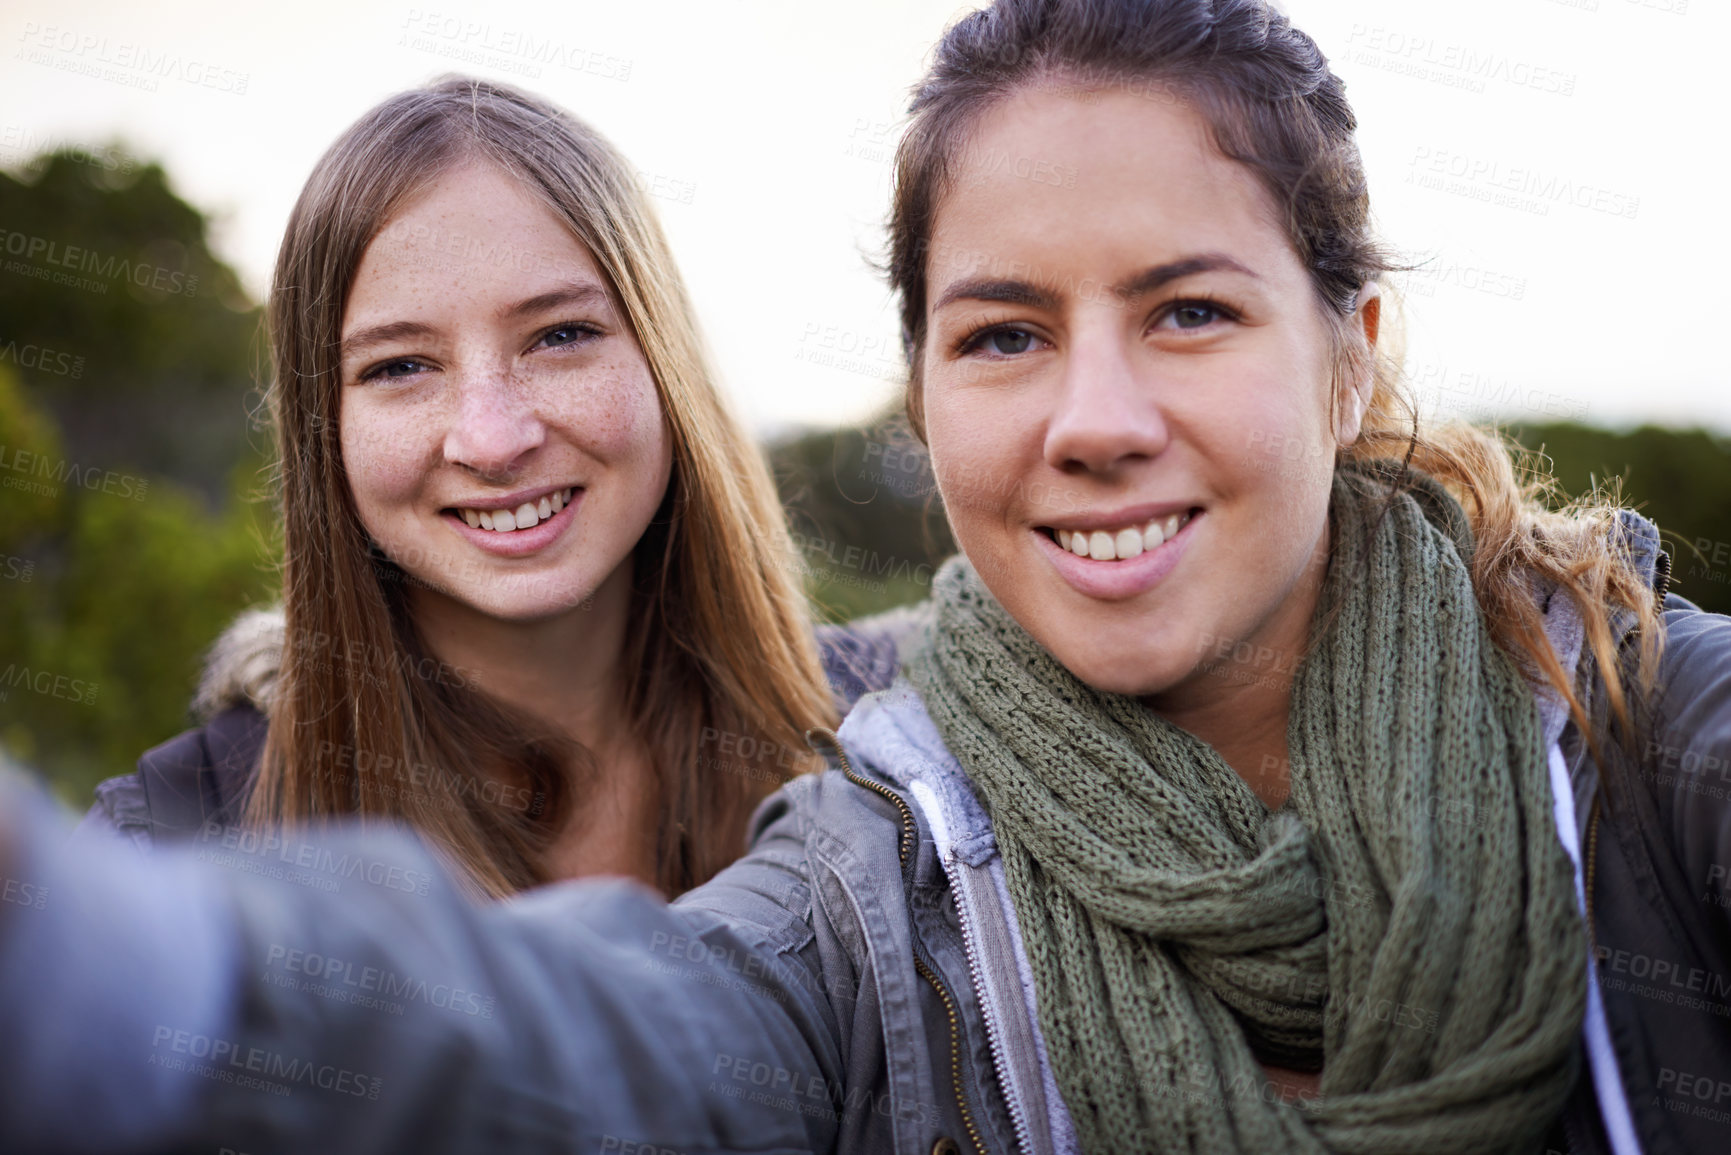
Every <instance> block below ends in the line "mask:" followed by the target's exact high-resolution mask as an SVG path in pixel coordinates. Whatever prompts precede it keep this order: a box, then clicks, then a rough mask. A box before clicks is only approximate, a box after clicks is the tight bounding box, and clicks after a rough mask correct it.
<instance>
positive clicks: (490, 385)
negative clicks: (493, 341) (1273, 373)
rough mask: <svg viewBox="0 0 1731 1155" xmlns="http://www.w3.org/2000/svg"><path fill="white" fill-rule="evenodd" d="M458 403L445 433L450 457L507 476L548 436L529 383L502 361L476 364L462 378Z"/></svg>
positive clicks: (479, 470)
mask: <svg viewBox="0 0 1731 1155" xmlns="http://www.w3.org/2000/svg"><path fill="white" fill-rule="evenodd" d="M456 394H457V403H456V409H455V412H454V413H453V415H452V418H451V424H450V427H449V429H447V430H446V432H445V460H446V461H449V462H451V463H452V464H455V465H461V466H463V467H464V468H466V469H469V470H471V471H473V472H474V473H476V474H479V475H480V476H481V477H483V478H486V479H489V480H493V479H501V480H502V479H506V478H509V477H510V476H512V475H513V474H515V473H517V472H518V471H519V469H520V468H521V466H522V465H523V459H524V458H525V457H527V456H528V455H529V454H530V453H533V452H534V451H535V450H536V449H538V448H539V447H540V446H541V445H542V444H543V443H544V442H545V441H546V439H547V427H546V425H545V423H544V422H543V421H542V419H541V415H540V414H539V413H538V412H537V411H536V408H535V405H534V396H533V393H532V391H531V390H530V389H529V388H528V387H527V385H526V383H525V382H523V381H522V380H521V379H519V378H518V377H517V376H516V375H515V374H513V373H512V372H511V371H510V370H509V369H508V368H505V367H503V366H499V367H487V368H476V369H472V370H470V371H468V372H466V373H464V374H462V375H461V376H460V377H459V379H458V381H457V388H456Z"/></svg>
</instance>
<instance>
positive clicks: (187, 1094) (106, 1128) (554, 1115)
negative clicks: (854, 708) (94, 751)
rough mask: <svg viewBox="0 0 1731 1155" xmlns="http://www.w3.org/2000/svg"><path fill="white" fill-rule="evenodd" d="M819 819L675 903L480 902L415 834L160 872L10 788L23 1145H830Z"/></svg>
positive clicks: (0, 829)
mask: <svg viewBox="0 0 1731 1155" xmlns="http://www.w3.org/2000/svg"><path fill="white" fill-rule="evenodd" d="M797 826H798V823H797V821H795V820H794V818H793V816H792V814H791V812H786V813H785V814H784V815H783V817H782V819H781V820H780V821H774V820H772V821H770V822H769V823H768V824H767V825H766V827H765V828H764V829H763V830H762V831H761V832H760V838H759V841H758V844H757V846H756V847H755V848H754V853H753V855H752V856H750V857H749V858H748V859H746V860H744V861H742V862H741V863H738V864H736V865H735V866H734V867H732V868H730V869H729V870H728V871H726V872H724V873H723V875H722V876H719V877H718V878H717V880H716V881H715V882H713V883H711V884H710V885H709V886H708V887H705V888H704V889H703V890H702V891H699V892H695V893H694V894H692V895H689V896H687V898H686V899H685V900H683V901H682V903H681V904H680V905H679V906H677V907H669V906H668V905H666V904H664V903H663V902H661V901H660V899H659V898H658V897H657V896H655V895H654V894H653V893H651V892H650V891H648V890H647V889H646V888H643V887H641V886H639V885H637V884H634V883H629V882H625V881H622V880H588V881H584V882H578V883H567V884H562V885H557V886H551V887H547V888H544V889H542V890H540V891H536V892H533V893H531V894H528V895H525V896H523V897H521V898H519V899H516V900H513V901H510V902H505V903H495V904H487V905H477V904H475V903H472V902H470V901H469V900H468V899H466V898H465V897H463V896H462V895H461V894H459V893H458V891H457V890H456V888H455V887H454V886H453V885H452V884H451V883H450V882H449V881H448V879H447V878H446V877H445V875H444V874H443V872H442V871H441V870H440V869H439V868H438V866H437V864H436V863H435V861H434V860H433V859H432V858H431V857H430V855H429V854H428V853H427V852H426V851H425V850H424V849H422V848H421V847H420V846H419V844H418V843H416V842H414V841H413V840H412V839H410V838H408V837H406V836H405V835H402V834H400V833H382V832H367V833H362V832H355V831H350V832H347V833H343V834H339V835H334V836H332V837H329V838H325V839H320V840H318V841H309V842H283V843H278V842H277V841H276V840H275V839H271V838H268V837H261V836H256V835H253V834H251V833H243V832H238V831H235V832H228V833H226V834H225V836H224V838H223V840H222V841H221V842H219V843H216V844H206V845H202V846H199V847H196V848H195V847H186V848H170V847H162V848H159V850H158V852H157V853H156V854H155V855H153V856H152V857H151V858H149V859H148V860H147V861H145V862H144V863H142V864H141V863H140V862H139V860H138V858H137V856H136V855H135V854H133V853H131V852H130V851H129V850H127V848H125V847H124V846H116V845H112V844H103V843H87V844H85V845H83V846H81V847H79V848H77V850H76V853H75V852H74V851H73V849H71V848H69V847H68V845H67V843H66V841H65V837H64V827H63V826H62V825H61V823H60V821H59V819H58V816H57V815H56V814H55V813H54V812H53V810H52V808H51V806H50V805H49V804H48V803H46V802H45V801H43V800H42V799H41V798H40V797H39V796H37V795H35V794H34V792H31V791H26V790H22V789H20V788H19V787H18V785H17V784H16V783H10V784H0V863H4V865H3V866H0V871H3V872H4V874H5V876H6V882H7V886H8V893H9V895H11V896H13V897H9V898H8V901H7V903H5V904H0V1037H4V1038H6V1039H7V1041H8V1045H9V1047H11V1048H12V1053H13V1054H14V1055H15V1056H16V1058H17V1060H18V1061H17V1062H15V1063H11V1064H8V1066H9V1067H11V1068H13V1073H12V1074H10V1075H9V1077H8V1078H7V1079H4V1080H0V1150H9V1151H12V1150H18V1151H23V1150H67V1151H74V1150H76V1151H133V1150H137V1151H155V1150H161V1149H165V1148H171V1147H202V1148H203V1149H209V1150H216V1149H218V1148H221V1147H228V1148H231V1149H235V1150H248V1151H308V1150H318V1151H330V1152H347V1151H354V1152H363V1151H364V1152H373V1151H383V1150H414V1151H425V1152H471V1151H492V1150H510V1151H524V1152H535V1151H595V1152H606V1151H618V1152H627V1151H637V1150H648V1151H653V1150H655V1149H657V1148H658V1147H659V1148H663V1149H671V1150H676V1151H680V1152H691V1153H707V1152H716V1153H719V1152H733V1151H751V1152H760V1153H765V1152H794V1151H814V1150H815V1151H821V1150H827V1149H829V1148H830V1147H831V1145H832V1143H833V1137H834V1133H835V1118H836V1113H835V1111H834V1110H833V1109H832V1106H831V1105H832V1101H833V1100H834V1099H835V1098H836V1095H837V1092H835V1091H833V1090H832V1089H833V1088H838V1087H839V1086H840V1071H839V1059H838V1054H839V1052H838V1049H837V1044H836V1042H835V1032H834V1024H833V1018H832V1017H831V1013H830V1012H829V1010H828V1007H827V1004H826V1003H825V1002H824V1000H823V999H822V998H821V997H819V992H820V991H821V986H822V984H821V982H820V981H819V976H818V975H817V973H816V971H815V969H814V968H815V967H816V963H815V951H814V949H813V948H812V947H811V934H810V929H809V922H808V920H807V919H806V918H805V917H803V916H802V915H801V913H800V906H801V904H802V902H804V901H805V900H804V898H803V896H804V895H806V894H808V893H809V890H808V888H807V886H806V883H805V882H804V880H803V878H802V876H801V873H802V869H803V868H802V866H801V863H802V861H803V856H802V855H801V854H800V853H799V850H798V846H799V838H798V835H797ZM25 888H27V889H25ZM17 898H27V899H28V900H29V901H27V902H21V901H17Z"/></svg>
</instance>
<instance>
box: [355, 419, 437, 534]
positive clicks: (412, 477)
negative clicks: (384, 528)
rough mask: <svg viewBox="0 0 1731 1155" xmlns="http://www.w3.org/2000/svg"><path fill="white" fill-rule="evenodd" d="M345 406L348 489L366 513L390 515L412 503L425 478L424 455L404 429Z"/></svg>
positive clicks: (357, 506)
mask: <svg viewBox="0 0 1731 1155" xmlns="http://www.w3.org/2000/svg"><path fill="white" fill-rule="evenodd" d="M355 408H356V407H349V406H345V407H344V411H343V424H342V453H343V469H344V472H345V473H346V475H347V476H348V479H349V491H350V492H351V493H352V494H353V495H354V499H355V506H356V508H358V509H359V510H360V511H361V513H362V514H363V516H365V515H367V514H373V515H375V516H377V515H380V514H383V515H387V516H388V515H389V513H390V512H391V510H392V507H394V506H400V505H403V504H405V503H409V502H412V500H413V499H414V498H415V496H416V494H417V493H418V492H419V490H420V487H421V484H422V482H423V481H424V480H425V479H426V470H425V469H424V468H423V467H422V455H421V454H420V453H419V452H418V451H417V450H418V448H419V447H418V446H417V444H416V442H415V441H414V439H413V438H412V437H409V436H406V435H405V431H404V430H402V429H399V428H395V427H393V426H390V425H388V424H386V423H381V422H378V421H375V420H372V419H371V417H372V415H371V414H368V413H366V412H364V411H359V412H357V411H355Z"/></svg>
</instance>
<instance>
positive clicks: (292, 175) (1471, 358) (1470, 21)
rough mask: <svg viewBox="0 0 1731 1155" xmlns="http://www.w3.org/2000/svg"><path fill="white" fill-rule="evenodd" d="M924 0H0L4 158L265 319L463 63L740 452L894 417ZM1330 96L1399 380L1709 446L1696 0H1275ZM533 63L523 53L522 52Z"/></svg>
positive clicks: (1713, 9) (937, 3) (1719, 211)
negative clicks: (186, 229) (95, 196)
mask: <svg viewBox="0 0 1731 1155" xmlns="http://www.w3.org/2000/svg"><path fill="white" fill-rule="evenodd" d="M973 6H974V5H972V4H965V3H964V4H958V3H953V2H945V0H872V2H871V3H852V4H848V3H837V2H835V0H633V2H630V3H619V2H617V0H614V2H609V3H605V4H603V3H593V2H590V0H565V2H558V3H545V2H539V0H528V2H514V0H488V2H487V3H484V4H483V3H481V2H479V0H462V2H461V3H457V4H427V5H423V6H420V7H415V6H410V5H404V4H397V3H377V2H374V0H341V2H335V0H299V2H297V3H293V4H273V5H249V4H237V3H234V2H233V0H226V2H222V3H211V2H204V0H153V2H152V3H150V4H147V5H146V4H137V3H135V2H127V3H120V2H118V0H114V2H107V0H70V2H68V0H56V2H54V3H45V2H40V0H0V43H3V44H4V52H0V164H7V165H15V164H16V163H18V161H19V160H21V159H22V158H23V157H24V156H27V155H28V154H30V153H31V152H33V151H35V150H36V149H37V148H39V147H42V146H44V145H52V144H56V143H61V142H74V143H101V142H105V141H109V140H113V139H117V138H118V139H124V140H125V141H127V142H129V143H130V145H131V146H132V147H133V148H134V149H136V150H139V151H141V152H142V153H143V154H144V155H145V156H147V157H151V158H157V159H160V160H161V161H162V162H163V163H164V165H165V166H166V168H167V169H168V171H169V173H170V175H171V178H172V179H173V181H174V183H175V185H176V187H177V189H178V191H179V192H180V194H181V195H182V196H184V197H185V198H187V199H188V200H190V201H192V202H193V203H194V204H197V205H198V206H200V207H201V208H203V209H206V210H207V211H209V212H211V213H213V214H214V215H215V217H216V218H217V220H218V222H219V231H218V234H217V242H218V247H219V251H220V252H221V253H222V254H223V255H224V256H226V257H227V259H228V260H230V261H231V262H232V263H234V264H235V265H236V266H237V267H238V268H239V269H240V270H241V272H242V275H243V277H244V278H245V279H246V281H247V283H248V285H249V286H250V287H251V289H252V291H253V293H254V294H255V295H256V296H262V294H263V291H264V286H265V284H266V280H267V277H268V270H269V268H270V264H271V261H272V260H273V258H274V255H275V249H276V245H277V241H278V239H279V237H280V235H281V231H282V227H283V223H284V221H285V220H286V218H287V215H288V211H289V208H290V206H291V204H292V203H293V200H294V198H295V196H296V194H297V193H298V192H299V190H300V186H301V184H302V182H303V181H304V180H305V178H306V175H307V173H308V171H309V170H310V168H311V166H312V164H313V162H314V161H315V160H316V159H317V157H318V155H319V154H320V153H321V152H322V151H323V150H324V148H325V147H326V146H327V145H328V144H329V143H330V142H331V140H332V139H333V138H334V137H335V136H336V134H337V133H338V132H340V131H341V130H342V129H343V128H344V127H345V126H347V125H348V124H349V123H350V122H351V121H353V120H354V119H355V118H356V117H357V116H359V115H360V114H361V113H362V112H363V111H365V110H366V109H367V108H368V107H369V106H371V105H372V104H373V103H375V102H376V101H377V100H379V99H380V98H381V97H383V96H385V95H387V94H389V93H391V92H394V91H397V90H399V89H403V88H407V87H411V86H414V85H416V84H419V83H421V82H423V81H425V80H427V79H429V78H431V77H433V76H435V75H438V74H440V73H443V72H447V71H451V70H461V71H465V72H472V73H476V74H480V75H485V76H490V77H495V78H498V79H505V80H510V81H512V82H515V83H518V84H521V85H523V86H525V87H528V88H530V89H532V90H534V91H536V92H539V93H541V94H543V95H546V96H548V97H550V98H552V99H554V100H556V101H558V102H559V103H561V104H563V105H564V106H565V107H567V108H569V109H571V110H572V111H573V112H575V113H576V114H577V115H579V116H580V117H583V118H584V119H586V120H588V121H589V122H591V123H592V124H594V125H595V126H596V127H598V128H600V129H601V130H602V131H603V132H605V133H606V134H607V135H608V136H610V137H611V138H612V139H613V140H614V141H615V143H617V144H618V145H619V146H620V147H621V148H622V149H623V150H624V152H625V153H626V155H627V156H629V157H630V158H631V159H632V161H633V162H634V163H635V164H636V165H637V166H638V168H639V169H640V170H641V171H642V172H643V173H644V174H645V175H646V177H647V178H648V179H649V180H650V182H651V184H652V187H653V188H654V189H655V191H656V192H657V194H658V198H659V199H658V200H657V202H656V203H657V205H658V207H659V209H660V210H661V214H662V219H663V221H664V223H665V225H666V226H667V229H668V231H669V233H670V235H671V237H672V240H673V244H674V249H675V252H676V254H677V256H678V258H679V261H680V264H681V266H682V268H683V270H684V273H685V276H686V279H687V281H688V282H689V283H690V285H691V288H692V291H693V295H694V297H695V299H696V302H697V307H698V310H699V313H700V315H701V318H702V321H703V324H704V327H705V331H706V333H707V335H708V337H709V340H710V343H711V345H712V346H713V348H714V350H715V353H716V358H717V361H718V363H719V367H720V369H721V371H722V376H723V379H724V381H725V382H726V384H727V387H728V389H729V391H730V393H731V395H732V397H733V398H734V401H735V404H736V405H737V406H738V408H739V409H740V411H741V412H743V413H744V414H745V415H746V416H747V418H748V419H749V420H750V421H751V422H752V424H753V425H754V426H755V427H756V428H757V429H758V430H759V431H760V432H761V433H764V434H766V435H768V434H774V433H778V432H782V431H786V430H788V429H790V428H792V427H799V426H810V425H821V424H830V423H834V422H839V421H848V420H854V419H858V418H861V417H863V416H865V415H867V414H869V413H871V412H872V411H874V410H876V409H878V408H880V407H882V406H884V405H885V404H887V403H888V402H889V401H890V400H891V399H892V398H893V396H894V395H895V393H896V391H897V386H896V384H895V381H896V379H897V377H898V375H899V374H900V372H901V367H900V362H899V354H898V353H897V349H896V344H895V340H894V332H895V326H894V320H893V310H892V308H891V304H890V299H889V295H888V293H887V291H886V290H885V288H884V287H883V285H882V283H881V281H880V280H879V279H878V278H877V276H876V274H875V273H873V271H872V270H871V268H870V266H869V264H868V257H870V256H871V255H873V254H875V253H876V252H877V251H878V250H879V247H880V245H881V239H882V231H881V226H882V221H883V217H884V213H885V208H886V205H887V201H888V188H889V166H888V159H889V157H890V155H891V153H892V152H893V150H894V146H895V141H896V138H897V134H898V132H899V129H900V125H901V118H902V113H903V109H904V107H905V104H906V96H907V91H908V88H909V86H910V85H911V84H912V83H913V82H914V81H915V80H916V79H917V78H918V76H919V74H920V71H921V67H922V64H923V62H924V61H925V59H926V57H927V54H928V52H929V50H930V47H931V45H932V43H933V42H934V41H935V39H936V38H937V36H938V34H939V33H940V32H941V31H942V30H943V28H944V27H945V26H946V25H947V24H948V23H949V22H950V21H951V20H953V19H954V18H955V17H956V16H957V15H958V14H959V13H961V12H963V11H966V10H967V9H968V8H971V7H973ZM1287 9H1288V11H1289V12H1290V13H1291V14H1292V15H1293V18H1294V20H1295V21H1296V22H1297V23H1298V24H1299V26H1300V27H1302V28H1304V29H1305V30H1306V31H1308V32H1309V33H1310V34H1311V35H1312V36H1314V37H1315V38H1316V39H1317V41H1318V43H1319V44H1321V46H1322V48H1323V50H1324V52H1326V53H1327V54H1328V56H1329V57H1330V59H1331V60H1332V61H1333V62H1334V67H1335V69H1336V70H1337V71H1338V72H1339V73H1340V74H1341V75H1342V76H1343V77H1344V78H1345V79H1346V82H1347V88H1348V94H1349V96H1350V97H1351V99H1352V101H1353V104H1354V106H1355V108H1356V110H1357V112H1358V116H1359V120H1360V143H1361V147H1362V149H1363V151H1364V155H1365V159H1366V163H1367V166H1368V168H1369V173H1370V180H1371V196H1372V204H1373V206H1374V208H1375V211H1376V215H1377V218H1378V221H1379V224H1380V227H1381V229H1382V232H1383V235H1384V236H1385V238H1386V239H1387V240H1388V241H1389V242H1390V243H1392V244H1393V245H1394V246H1395V247H1396V248H1397V249H1398V250H1399V251H1400V252H1402V253H1403V254H1405V255H1406V256H1407V257H1408V258H1409V259H1412V260H1421V261H1426V262H1428V263H1427V265H1426V271H1425V272H1424V273H1423V274H1421V275H1419V276H1417V277H1415V278H1413V279H1412V282H1411V284H1410V285H1409V290H1408V300H1409V305H1410V307H1409V331H1410V340H1409V346H1410V347H1409V354H1408V368H1409V371H1410V372H1411V374H1412V375H1413V377H1414V379H1415V381H1416V382H1417V383H1418V386H1419V390H1420V393H1421V395H1422V396H1424V397H1426V398H1428V399H1429V400H1430V401H1431V402H1432V403H1433V404H1434V405H1438V406H1441V407H1442V408H1444V409H1446V410H1448V411H1449V412H1454V413H1464V414H1469V415H1477V414H1481V413H1487V414H1494V415H1498V416H1502V417H1506V418H1508V419H1512V420H1544V419H1548V418H1557V417H1575V418H1577V419H1581V420H1586V421H1590V422H1594V423H1597V424H1602V425H1613V426H1626V425H1632V424H1635V423H1639V422H1642V421H1655V422H1660V423H1664V424H1671V425H1689V424H1707V425H1710V426H1712V427H1714V428H1716V429H1718V430H1720V431H1723V432H1726V433H1731V370H1728V369H1727V358H1726V356H1725V352H1724V346H1725V344H1726V342H1727V339H1728V336H1727V335H1728V333H1731V326H1727V324H1726V320H1725V313H1726V306H1727V303H1728V294H1727V292H1726V290H1725V287H1724V286H1725V280H1726V270H1727V258H1728V257H1731V251H1728V250H1731V226H1728V225H1727V214H1726V209H1725V193H1726V179H1725V178H1726V176H1727V175H1728V171H1731V170H1728V165H1727V161H1726V156H1725V145H1724V141H1725V121H1726V112H1727V105H1728V104H1731V101H1728V99H1727V96H1726V94H1725V86H1724V85H1725V82H1724V79H1723V77H1724V64H1723V46H1724V44H1725V43H1726V42H1727V35H1728V33H1731V18H1728V12H1731V5H1728V4H1726V3H1725V2H1724V0H1451V2H1450V3H1447V4H1439V3H1436V2H1435V0H1292V2H1291V3H1290V4H1289V5H1288V6H1287ZM531 42H532V43H534V44H536V45H543V44H547V43H549V42H551V43H552V44H553V45H554V46H555V47H554V52H553V54H552V56H551V57H549V56H547V55H546V54H545V53H543V54H542V55H541V57H540V58H537V57H536V56H534V55H525V52H524V46H525V45H526V44H529V43H531Z"/></svg>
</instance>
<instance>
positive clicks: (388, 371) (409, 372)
mask: <svg viewBox="0 0 1731 1155" xmlns="http://www.w3.org/2000/svg"><path fill="white" fill-rule="evenodd" d="M424 368H426V366H425V365H424V364H423V363H422V362H420V361H416V360H414V359H413V358H409V357H403V358H400V359H398V360H396V361H382V362H380V363H379V364H377V365H374V366H373V367H372V368H371V369H368V370H367V371H366V372H365V373H362V374H361V380H362V381H371V380H373V379H375V378H378V377H390V378H402V377H412V376H414V375H415V374H416V373H418V372H420V371H421V370H422V369H424Z"/></svg>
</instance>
